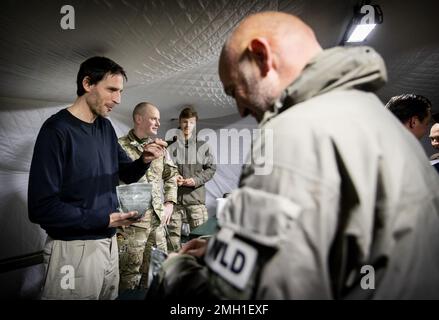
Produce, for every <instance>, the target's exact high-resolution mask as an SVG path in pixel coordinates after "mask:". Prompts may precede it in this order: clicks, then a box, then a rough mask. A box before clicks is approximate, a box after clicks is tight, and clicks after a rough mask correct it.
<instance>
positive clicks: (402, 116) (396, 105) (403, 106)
mask: <svg viewBox="0 0 439 320" xmlns="http://www.w3.org/2000/svg"><path fill="white" fill-rule="evenodd" d="M386 108H387V109H389V110H390V111H391V112H392V113H393V114H394V115H395V116H396V117H397V118H398V119H399V121H401V123H402V124H403V125H404V126H405V127H406V128H407V129H408V130H409V131H410V132H411V133H413V135H414V136H415V137H416V138H417V139H418V140H419V139H421V138H422V137H423V136H425V135H426V134H427V132H428V126H429V125H430V121H431V102H430V100H428V99H427V98H426V97H424V96H421V95H418V94H402V95H399V96H395V97H392V98H391V99H390V100H389V102H387V104H386Z"/></svg>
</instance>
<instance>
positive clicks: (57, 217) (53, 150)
mask: <svg viewBox="0 0 439 320" xmlns="http://www.w3.org/2000/svg"><path fill="white" fill-rule="evenodd" d="M63 146H64V139H63V136H62V134H61V133H60V132H59V131H58V130H56V129H54V128H50V127H46V126H43V127H42V128H41V130H40V133H39V134H38V137H37V141H36V143H35V147H34V153H33V158H32V163H31V168H30V173H29V185H28V215H29V219H30V221H32V222H34V223H38V224H40V225H41V227H42V228H43V229H46V228H47V227H48V228H71V229H83V230H92V229H98V228H106V227H107V226H108V223H109V219H110V218H109V214H110V212H107V210H99V209H96V210H89V209H84V208H80V207H75V206H72V205H70V204H68V203H65V202H63V201H62V200H61V198H60V193H61V186H62V181H63V163H64V158H65V152H64V150H63ZM60 212H62V214H60Z"/></svg>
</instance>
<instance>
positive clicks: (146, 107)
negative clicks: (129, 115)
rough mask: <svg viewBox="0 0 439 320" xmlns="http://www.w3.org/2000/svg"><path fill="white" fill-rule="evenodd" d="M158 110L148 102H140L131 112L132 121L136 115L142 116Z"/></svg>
mask: <svg viewBox="0 0 439 320" xmlns="http://www.w3.org/2000/svg"><path fill="white" fill-rule="evenodd" d="M156 110H158V109H157V107H156V106H155V105H153V104H152V103H149V102H140V103H139V104H137V105H136V106H135V107H134V110H133V121H134V122H135V121H136V115H139V116H144V115H146V114H148V113H151V112H154V111H156Z"/></svg>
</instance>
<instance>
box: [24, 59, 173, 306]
mask: <svg viewBox="0 0 439 320" xmlns="http://www.w3.org/2000/svg"><path fill="white" fill-rule="evenodd" d="M124 79H125V80H126V79H127V78H126V74H125V71H124V70H123V68H122V67H121V66H119V65H118V64H116V63H115V62H114V61H112V60H110V59H108V58H105V57H93V58H90V59H88V60H86V61H85V62H83V63H82V64H81V67H80V69H79V72H78V76H77V88H78V89H77V95H78V98H77V99H76V101H75V102H74V103H73V105H72V106H70V107H68V108H66V109H62V110H60V111H59V112H58V113H56V114H54V115H52V116H51V117H50V118H49V119H47V120H46V121H45V122H44V124H43V126H42V127H41V129H40V132H39V134H38V137H37V141H36V144H35V148H34V153H33V158H32V164H31V168H30V174H29V190H28V209H29V219H30V220H31V221H32V222H34V223H37V224H39V225H40V226H41V227H42V228H43V229H44V230H45V231H46V232H47V235H48V237H47V240H46V244H45V248H44V264H45V268H46V272H45V275H46V277H45V281H44V286H43V288H42V298H43V299H115V298H116V297H117V292H118V283H119V265H118V248H117V241H116V237H115V232H116V227H118V226H126V225H130V224H131V223H133V222H134V221H133V217H134V215H135V214H136V213H135V212H128V213H119V212H116V211H117V206H118V205H117V203H118V202H117V197H116V186H117V185H118V182H119V178H120V179H121V180H122V181H124V182H126V183H132V182H136V181H138V180H139V178H140V177H141V176H143V175H144V174H145V172H146V170H147V169H148V167H149V164H150V162H151V161H152V160H153V159H156V158H158V157H160V156H161V155H163V147H164V145H165V143H164V142H162V141H159V140H156V141H155V142H154V143H151V144H149V145H147V146H146V147H145V151H144V153H143V154H142V156H141V157H140V158H139V159H137V160H136V161H132V160H131V159H130V158H129V157H128V156H127V155H126V153H125V152H124V151H123V150H122V149H121V147H120V146H119V144H118V142H117V136H116V133H115V131H114V129H113V126H112V125H111V123H110V121H109V120H108V119H105V117H106V116H107V115H108V114H109V113H110V112H111V110H112V109H113V108H114V107H115V106H116V105H117V104H119V103H120V101H121V92H122V90H123V84H124Z"/></svg>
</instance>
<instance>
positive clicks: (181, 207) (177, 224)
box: [168, 106, 216, 251]
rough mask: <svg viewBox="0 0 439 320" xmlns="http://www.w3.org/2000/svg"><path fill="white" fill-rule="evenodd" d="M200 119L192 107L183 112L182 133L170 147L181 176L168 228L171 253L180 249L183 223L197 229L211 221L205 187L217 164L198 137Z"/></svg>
mask: <svg viewBox="0 0 439 320" xmlns="http://www.w3.org/2000/svg"><path fill="white" fill-rule="evenodd" d="M197 120H198V114H197V112H196V111H195V110H194V109H193V108H192V107H191V106H188V107H186V108H185V109H183V110H182V111H181V113H180V116H179V122H180V128H181V131H180V132H179V133H180V134H179V136H177V139H176V141H175V142H174V143H172V144H171V145H170V146H169V148H168V150H169V153H170V154H171V157H172V159H173V160H174V163H176V164H177V167H178V171H179V173H180V175H179V176H178V177H177V183H178V186H179V188H178V202H177V206H176V207H175V209H174V214H173V215H172V218H171V223H170V225H169V226H168V230H169V233H170V237H169V238H168V250H169V251H177V250H178V249H180V246H181V242H180V240H181V225H182V220H183V221H185V220H186V221H187V223H189V227H190V230H193V229H195V228H196V227H198V226H199V225H201V224H203V223H205V222H206V221H207V219H208V214H207V208H206V206H205V203H206V188H205V187H204V184H205V183H206V182H208V181H209V180H211V179H212V177H213V175H214V174H215V171H216V165H215V163H214V162H215V160H214V157H213V155H212V153H211V152H210V150H209V146H208V144H207V143H206V142H204V141H201V140H197V138H196V133H195V127H196V122H197Z"/></svg>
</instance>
